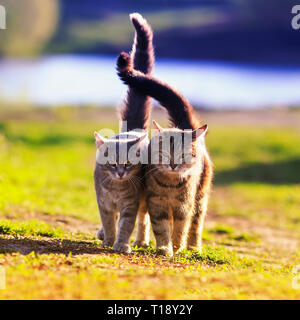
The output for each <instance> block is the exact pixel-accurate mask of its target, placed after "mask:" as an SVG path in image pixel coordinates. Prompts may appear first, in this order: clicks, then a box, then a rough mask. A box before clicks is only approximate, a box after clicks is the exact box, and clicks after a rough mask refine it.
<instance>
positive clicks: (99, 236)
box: [97, 227, 104, 240]
mask: <svg viewBox="0 0 300 320" xmlns="http://www.w3.org/2000/svg"><path fill="white" fill-rule="evenodd" d="M97 239H99V240H104V229H103V227H101V228H100V229H99V230H98V231H97Z"/></svg>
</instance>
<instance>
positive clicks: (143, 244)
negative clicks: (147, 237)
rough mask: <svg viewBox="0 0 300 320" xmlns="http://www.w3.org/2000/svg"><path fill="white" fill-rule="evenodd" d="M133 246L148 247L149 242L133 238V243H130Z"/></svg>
mask: <svg viewBox="0 0 300 320" xmlns="http://www.w3.org/2000/svg"><path fill="white" fill-rule="evenodd" d="M132 246H133V247H136V246H137V247H138V248H148V247H149V243H147V242H146V241H141V240H135V241H134V243H133V244H132Z"/></svg>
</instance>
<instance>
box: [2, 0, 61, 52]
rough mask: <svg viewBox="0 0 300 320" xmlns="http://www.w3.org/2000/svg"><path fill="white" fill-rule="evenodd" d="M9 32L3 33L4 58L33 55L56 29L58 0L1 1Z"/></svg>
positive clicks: (42, 46)
mask: <svg viewBox="0 0 300 320" xmlns="http://www.w3.org/2000/svg"><path fill="white" fill-rule="evenodd" d="M1 5H3V6H4V7H5V8H6V14H7V17H6V20H7V29H6V30H3V31H1V37H0V55H1V56H31V55H34V54H38V53H39V52H41V50H42V49H43V48H44V45H45V44H46V43H47V42H48V41H49V39H50V38H51V36H52V35H53V34H54V32H55V30H56V25H57V21H58V14H59V1H58V0H1Z"/></svg>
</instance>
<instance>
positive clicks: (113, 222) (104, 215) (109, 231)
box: [98, 205, 117, 247]
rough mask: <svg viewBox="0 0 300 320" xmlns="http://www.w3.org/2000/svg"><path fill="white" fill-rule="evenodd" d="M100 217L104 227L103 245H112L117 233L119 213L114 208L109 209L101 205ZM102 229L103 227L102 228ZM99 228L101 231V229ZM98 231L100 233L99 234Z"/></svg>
mask: <svg viewBox="0 0 300 320" xmlns="http://www.w3.org/2000/svg"><path fill="white" fill-rule="evenodd" d="M99 210H100V217H101V221H102V226H103V227H102V228H103V241H102V245H103V246H105V247H111V246H112V245H113V244H114V242H115V239H116V233H117V213H116V211H114V210H108V209H107V208H105V207H102V206H101V205H100V206H99ZM100 230H101V229H100ZM100 230H99V231H100ZM99 231H98V234H99Z"/></svg>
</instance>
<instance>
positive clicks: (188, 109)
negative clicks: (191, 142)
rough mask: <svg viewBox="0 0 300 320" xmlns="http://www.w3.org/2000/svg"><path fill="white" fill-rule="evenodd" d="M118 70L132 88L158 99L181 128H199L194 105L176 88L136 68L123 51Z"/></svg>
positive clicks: (176, 125) (172, 120) (175, 124)
mask: <svg viewBox="0 0 300 320" xmlns="http://www.w3.org/2000/svg"><path fill="white" fill-rule="evenodd" d="M117 66H118V67H117V70H118V75H119V77H120V79H121V80H122V81H123V82H124V83H125V84H127V85H128V86H129V87H130V88H131V89H133V90H136V92H139V93H141V94H143V95H147V96H150V97H153V98H154V99H156V100H157V101H158V102H160V104H161V105H162V106H163V107H165V108H166V109H167V111H168V114H169V118H170V121H171V122H172V124H173V125H174V126H175V127H178V128H180V129H193V130H194V129H197V128H199V126H200V122H199V121H198V120H197V118H196V116H195V114H194V109H193V107H192V106H191V105H190V104H189V102H188V101H187V100H186V99H185V98H184V97H183V96H182V95H181V94H180V93H179V92H178V91H176V90H175V89H174V88H172V87H171V86H169V85H168V84H166V83H163V82H161V81H159V80H157V79H155V78H153V77H152V76H150V75H145V74H144V73H142V72H139V71H137V70H135V69H134V64H133V61H132V59H131V58H130V56H129V55H128V54H127V53H125V52H122V53H121V54H120V56H119V58H118V62H117Z"/></svg>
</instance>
